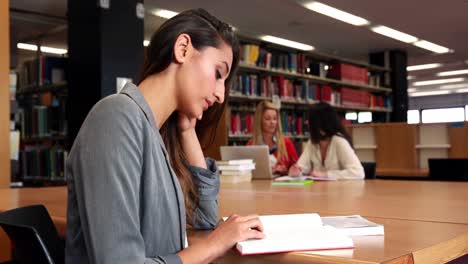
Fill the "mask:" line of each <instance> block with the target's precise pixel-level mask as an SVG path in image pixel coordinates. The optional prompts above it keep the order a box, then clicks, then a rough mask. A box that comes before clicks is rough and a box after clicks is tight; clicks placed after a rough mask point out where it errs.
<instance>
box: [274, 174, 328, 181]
mask: <svg viewBox="0 0 468 264" xmlns="http://www.w3.org/2000/svg"><path fill="white" fill-rule="evenodd" d="M306 180H314V181H336V178H332V177H316V176H310V175H300V176H289V175H285V176H280V177H277V178H275V179H274V180H273V181H278V182H287V181H306Z"/></svg>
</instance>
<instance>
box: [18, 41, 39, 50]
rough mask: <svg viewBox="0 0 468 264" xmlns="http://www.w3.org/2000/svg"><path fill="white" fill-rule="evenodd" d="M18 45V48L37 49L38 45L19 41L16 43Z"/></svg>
mask: <svg viewBox="0 0 468 264" xmlns="http://www.w3.org/2000/svg"><path fill="white" fill-rule="evenodd" d="M16 47H17V48H18V49H24V50H32V51H37V46H36V45H31V44H26V43H18V44H16Z"/></svg>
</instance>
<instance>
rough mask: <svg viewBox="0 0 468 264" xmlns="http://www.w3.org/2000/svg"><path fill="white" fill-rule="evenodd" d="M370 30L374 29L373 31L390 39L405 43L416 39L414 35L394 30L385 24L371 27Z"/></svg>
mask: <svg viewBox="0 0 468 264" xmlns="http://www.w3.org/2000/svg"><path fill="white" fill-rule="evenodd" d="M371 30H372V31H374V32H375V33H378V34H381V35H384V36H386V37H389V38H392V39H396V40H399V41H403V42H406V43H412V42H415V41H417V40H418V38H417V37H415V36H411V35H409V34H406V33H403V32H401V31H398V30H395V29H393V28H389V27H386V26H376V27H372V28H371Z"/></svg>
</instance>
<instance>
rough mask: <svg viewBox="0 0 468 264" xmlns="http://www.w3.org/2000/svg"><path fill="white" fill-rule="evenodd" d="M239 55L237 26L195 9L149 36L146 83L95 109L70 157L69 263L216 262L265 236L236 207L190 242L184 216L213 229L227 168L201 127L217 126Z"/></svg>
mask: <svg viewBox="0 0 468 264" xmlns="http://www.w3.org/2000/svg"><path fill="white" fill-rule="evenodd" d="M238 60H239V44H238V41H237V40H236V38H235V36H234V33H233V32H232V28H231V27H230V26H229V25H227V24H225V23H223V22H221V21H219V20H218V19H216V18H215V17H213V16H212V15H210V14H209V13H208V12H206V11H204V10H202V9H197V10H189V11H186V12H182V13H180V14H179V15H177V16H175V17H173V18H171V19H169V20H167V21H166V22H165V23H164V24H163V25H162V26H161V27H160V28H159V29H158V30H157V31H156V32H155V33H154V35H153V37H152V38H151V44H150V45H149V46H148V49H147V54H146V58H145V64H144V65H143V72H142V78H141V81H140V82H139V83H138V86H136V85H134V84H131V83H130V84H126V86H125V87H124V88H123V91H122V92H121V93H120V94H116V95H112V96H108V97H106V98H104V99H103V100H101V101H100V102H98V103H97V104H96V105H95V106H94V107H93V109H92V110H91V111H90V112H89V114H88V116H87V118H86V120H85V122H84V123H83V125H82V127H81V129H80V132H79V134H78V136H77V138H76V140H75V142H74V145H73V147H72V150H71V152H70V155H69V158H68V161H67V167H66V169H67V180H68V212H67V221H68V222H67V236H66V237H67V241H66V262H67V263H182V262H183V263H208V262H211V261H212V260H214V259H215V258H217V257H219V256H220V255H222V254H223V253H224V252H225V251H227V250H228V249H230V248H231V247H232V246H234V245H235V244H236V243H237V242H239V241H243V240H246V239H252V238H263V236H264V235H263V233H262V232H261V231H262V230H263V228H262V225H261V222H260V220H259V218H258V217H257V216H252V215H251V216H237V215H232V216H231V217H229V218H228V219H227V220H226V221H225V222H224V223H223V224H221V225H219V226H218V227H217V228H216V229H215V230H214V231H212V232H211V233H210V234H209V235H208V236H207V237H205V238H203V239H202V241H200V242H199V243H196V244H194V245H190V246H188V247H187V243H186V221H187V222H188V223H189V224H190V225H191V226H192V227H194V228H200V229H212V228H214V227H215V225H216V223H217V221H218V216H217V211H218V207H217V204H218V203H217V195H218V191H219V171H218V169H217V167H216V164H215V163H214V161H213V160H212V159H205V158H204V156H203V152H202V148H201V146H200V141H199V139H198V135H199V134H197V132H198V133H204V132H206V129H209V128H212V127H213V126H215V125H216V123H217V121H218V120H219V118H220V113H221V112H222V111H223V108H224V107H225V104H226V103H225V100H224V99H225V97H226V96H227V95H228V94H229V91H228V87H229V83H230V81H231V79H232V77H233V76H235V70H236V68H237V64H238Z"/></svg>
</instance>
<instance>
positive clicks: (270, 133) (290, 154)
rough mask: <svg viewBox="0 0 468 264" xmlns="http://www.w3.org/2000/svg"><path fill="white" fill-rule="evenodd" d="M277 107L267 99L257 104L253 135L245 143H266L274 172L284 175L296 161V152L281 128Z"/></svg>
mask: <svg viewBox="0 0 468 264" xmlns="http://www.w3.org/2000/svg"><path fill="white" fill-rule="evenodd" d="M279 117H280V113H279V109H278V107H276V106H275V105H274V104H273V103H271V102H269V101H262V102H260V103H259V104H258V105H257V109H256V112H255V119H254V131H253V137H252V139H251V140H249V142H247V145H268V148H269V149H270V161H271V166H272V171H273V173H274V174H279V175H286V174H287V173H288V170H289V168H290V167H291V166H292V165H293V164H295V163H296V161H297V152H296V148H295V147H294V144H293V142H292V141H291V139H289V138H287V137H285V136H284V135H283V132H282V130H281V123H280V121H279V119H280V118H279Z"/></svg>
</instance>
